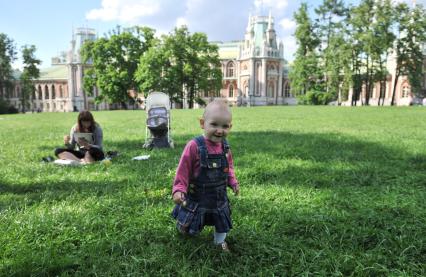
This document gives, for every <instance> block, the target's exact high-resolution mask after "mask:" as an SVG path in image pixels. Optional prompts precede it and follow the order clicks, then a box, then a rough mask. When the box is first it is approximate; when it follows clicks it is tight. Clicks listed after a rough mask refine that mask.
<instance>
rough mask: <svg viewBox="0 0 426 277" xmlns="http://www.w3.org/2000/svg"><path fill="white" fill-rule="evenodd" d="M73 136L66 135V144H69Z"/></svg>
mask: <svg viewBox="0 0 426 277" xmlns="http://www.w3.org/2000/svg"><path fill="white" fill-rule="evenodd" d="M70 140H71V137H70V136H69V135H65V136H64V144H65V145H67V144H69V143H70Z"/></svg>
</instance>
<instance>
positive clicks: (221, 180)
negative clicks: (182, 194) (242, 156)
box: [172, 136, 232, 235]
mask: <svg viewBox="0 0 426 277" xmlns="http://www.w3.org/2000/svg"><path fill="white" fill-rule="evenodd" d="M194 140H195V141H196V143H197V147H198V153H199V156H200V174H199V175H198V177H197V178H196V179H195V180H191V181H190V184H189V187H188V191H187V196H186V199H185V201H184V203H183V204H181V205H179V204H177V205H176V206H175V208H174V209H173V213H172V216H173V217H174V218H175V219H176V220H177V223H176V227H177V229H178V230H179V231H180V232H181V233H184V234H189V235H196V234H198V233H200V232H201V230H203V227H204V226H205V225H210V226H215V228H216V232H218V233H227V232H229V230H230V229H231V228H232V221H231V210H230V206H229V200H228V196H227V192H226V188H227V185H228V176H229V165H228V160H227V158H226V155H227V153H228V151H229V145H228V143H227V141H226V140H224V141H223V142H222V149H223V150H222V153H220V154H209V153H208V151H207V147H206V144H205V142H204V137H203V136H199V137H196V138H195V139H194Z"/></svg>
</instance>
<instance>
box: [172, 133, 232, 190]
mask: <svg viewBox="0 0 426 277" xmlns="http://www.w3.org/2000/svg"><path fill="white" fill-rule="evenodd" d="M204 142H205V144H206V147H207V152H208V153H209V154H221V153H222V151H223V150H222V143H221V142H218V143H215V142H213V141H211V140H208V139H206V138H205V137H204ZM227 159H228V164H229V177H228V184H229V185H230V186H231V187H233V188H235V187H237V186H238V181H237V179H236V178H235V173H234V161H233V159H232V154H231V150H229V151H228V154H227ZM199 174H200V155H199V153H198V147H197V143H196V142H195V141H194V140H191V141H189V142H188V143H187V144H186V146H185V149H184V150H183V153H182V156H181V158H180V161H179V165H178V168H177V170H176V177H175V180H174V182H173V191H172V194H174V193H175V192H177V191H180V192H183V193H186V192H187V190H188V185H189V182H190V181H191V180H195V179H196V178H197V177H198V175H199Z"/></svg>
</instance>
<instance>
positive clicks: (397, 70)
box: [391, 67, 400, 106]
mask: <svg viewBox="0 0 426 277" xmlns="http://www.w3.org/2000/svg"><path fill="white" fill-rule="evenodd" d="M399 74H400V71H399V68H398V67H397V68H396V70H395V80H394V83H393V90H392V100H391V106H393V105H395V93H396V86H397V85H398V79H399Z"/></svg>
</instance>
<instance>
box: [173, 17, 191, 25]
mask: <svg viewBox="0 0 426 277" xmlns="http://www.w3.org/2000/svg"><path fill="white" fill-rule="evenodd" d="M183 25H186V26H189V23H188V20H187V19H186V18H185V17H178V18H177V19H176V26H177V27H180V26H183Z"/></svg>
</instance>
